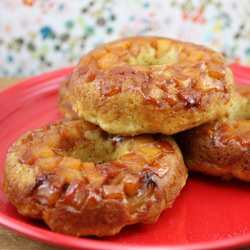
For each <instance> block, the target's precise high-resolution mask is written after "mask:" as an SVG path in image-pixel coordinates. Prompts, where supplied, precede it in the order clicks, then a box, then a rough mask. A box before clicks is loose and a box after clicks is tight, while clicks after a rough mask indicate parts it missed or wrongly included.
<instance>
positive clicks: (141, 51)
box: [128, 39, 178, 66]
mask: <svg viewBox="0 0 250 250" xmlns="http://www.w3.org/2000/svg"><path fill="white" fill-rule="evenodd" d="M177 60H178V50H177V49H176V48H174V46H173V45H172V43H171V42H170V41H165V40H161V39H158V40H155V41H154V42H151V43H150V42H147V43H139V42H135V43H133V44H131V47H130V56H129V60H128V63H129V64H131V65H145V66H148V65H172V64H175V63H176V62H177Z"/></svg>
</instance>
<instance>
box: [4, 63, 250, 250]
mask: <svg viewBox="0 0 250 250" xmlns="http://www.w3.org/2000/svg"><path fill="white" fill-rule="evenodd" d="M232 68H233V69H234V71H235V75H236V78H237V79H238V80H239V82H243V83H250V70H249V69H247V68H241V67H239V66H237V65H234V66H233V67H232ZM71 71H72V68H67V69H62V70H59V71H56V72H52V73H48V74H44V75H41V76H37V77H34V78H31V79H29V80H26V81H23V82H21V83H20V84H17V85H15V86H12V87H10V88H8V89H6V90H4V91H2V92H0V107H1V112H0V121H1V122H0V141H1V148H0V181H1V183H0V184H1V188H2V178H3V162H4V157H5V155H6V152H7V150H8V148H9V146H10V145H11V144H12V143H13V142H14V140H16V139H17V138H18V137H19V136H20V135H21V134H23V133H24V132H25V131H27V130H31V129H34V128H39V127H41V126H42V125H44V124H47V123H48V122H51V121H54V120H57V119H59V118H60V115H59V113H58V112H57V108H56V99H57V90H58V87H59V84H60V82H61V81H62V79H64V78H65V77H66V76H67V75H69V74H70V72H71ZM247 75H248V77H247ZM0 224H2V225H3V226H6V227H8V228H10V229H12V230H14V231H16V232H18V233H21V234H23V235H25V236H28V237H31V238H33V239H37V240H42V241H45V242H47V243H50V244H54V245H60V246H64V247H69V248H77V249H117V250H118V249H119V250H123V249H124V250H125V249H126V250H127V249H130V250H132V249H133V250H134V249H137V250H138V249H208V248H209V249H218V248H228V247H236V246H237V247H239V246H245V245H250V185H249V183H248V184H247V183H241V182H238V181H235V180H234V181H231V182H225V181H224V182H223V181H221V180H219V179H217V178H212V177H205V176H202V175H194V174H192V175H191V176H190V178H189V179H188V183H187V185H186V187H185V188H184V190H183V192H182V193H181V195H180V196H179V197H178V198H177V200H176V202H175V204H174V206H173V208H171V209H168V210H166V211H165V212H164V213H163V214H162V215H161V217H160V219H159V221H158V222H157V223H156V224H153V225H135V226H129V227H127V228H125V229H124V230H122V232H121V233H119V234H118V235H117V236H114V237H108V238H103V239H97V238H76V237H71V236H66V235H62V234H58V233H54V232H51V231H50V230H49V229H48V228H47V227H46V226H45V225H44V224H43V223H41V222H37V221H34V220H29V219H26V218H24V217H22V216H20V215H19V214H18V213H17V212H16V209H15V208H14V207H13V206H12V205H11V204H10V203H9V202H8V200H7V199H6V197H5V195H4V193H3V190H2V189H0Z"/></svg>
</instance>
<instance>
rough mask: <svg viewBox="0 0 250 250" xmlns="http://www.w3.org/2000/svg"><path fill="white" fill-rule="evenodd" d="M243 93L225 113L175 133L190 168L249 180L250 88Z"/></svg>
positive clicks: (228, 177)
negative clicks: (207, 121) (212, 119)
mask: <svg viewBox="0 0 250 250" xmlns="http://www.w3.org/2000/svg"><path fill="white" fill-rule="evenodd" d="M241 94H244V96H242V95H240V94H239V93H236V96H235V97H234V100H233V102H232V105H231V106H230V108H229V110H228V114H227V116H226V117H224V118H222V119H219V120H216V121H213V122H209V123H206V124H204V125H202V126H199V127H197V128H193V129H191V130H189V131H185V132H182V133H180V134H179V135H177V136H176V139H177V141H178V143H179V145H180V147H181V150H182V153H183V156H184V160H185V163H186V165H187V167H188V168H189V169H190V170H194V171H199V172H202V173H205V174H208V175H213V176H221V177H222V179H225V180H230V179H232V178H237V179H239V180H242V181H246V182H250V120H249V119H250V88H249V87H248V91H246V90H245V91H244V92H241Z"/></svg>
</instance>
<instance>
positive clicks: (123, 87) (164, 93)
mask: <svg viewBox="0 0 250 250" xmlns="http://www.w3.org/2000/svg"><path fill="white" fill-rule="evenodd" d="M159 41H160V42H159ZM164 43H165V44H166V45H164ZM162 44H163V45H162ZM164 46H165V47H166V48H167V49H165V50H164V52H163V54H159V55H158V51H160V50H162V47H163V48H164ZM150 49H153V50H154V51H155V54H156V55H155V58H154V60H155V65H150V64H148V65H147V64H145V65H132V64H131V62H130V58H137V57H138V56H139V55H140V53H142V51H145V53H147V51H150ZM167 50H168V51H169V50H172V51H173V50H174V51H175V58H174V59H171V60H172V61H171V62H170V63H169V62H168V60H167V59H166V64H164V60H163V61H161V64H157V60H159V59H160V58H161V57H162V56H163V55H164V53H167ZM152 64H154V62H152ZM226 69H227V64H226V62H225V60H224V58H223V57H222V56H221V55H220V54H218V53H216V52H214V51H212V50H210V49H208V48H205V47H202V46H198V45H194V44H190V43H184V42H182V43H181V42H178V41H175V40H171V39H165V40H164V39H162V38H157V37H154V38H153V37H146V38H145V37H144V39H141V38H133V39H132V38H131V39H126V40H124V41H123V40H121V41H120V42H116V43H111V44H108V45H103V46H100V47H98V48H97V49H95V50H93V51H92V52H90V53H89V54H87V55H85V56H84V57H82V59H81V60H80V62H79V64H78V65H77V67H76V70H75V72H74V76H73V77H72V79H71V85H77V84H92V82H94V83H95V84H96V85H97V87H98V88H99V90H100V96H102V97H111V96H114V95H118V94H120V93H122V92H123V93H124V92H137V93H140V94H141V95H142V96H143V98H144V103H145V104H147V105H153V106H155V107H156V108H159V109H164V108H167V107H169V106H170V107H172V106H176V108H177V109H179V108H183V107H184V108H186V109H193V108H199V107H200V105H201V100H202V98H203V96H204V95H210V94H211V93H213V92H221V93H224V95H223V96H224V98H225V99H226V100H228V99H229V93H228V92H229V89H228V87H227V84H226ZM155 90H157V93H156V91H155Z"/></svg>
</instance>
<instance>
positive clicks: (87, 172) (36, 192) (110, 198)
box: [3, 119, 187, 236]
mask: <svg viewBox="0 0 250 250" xmlns="http://www.w3.org/2000/svg"><path fill="white" fill-rule="evenodd" d="M186 179H187V169H186V167H185V165H184V162H183V158H182V155H181V153H180V150H179V148H178V146H177V144H176V143H175V141H174V140H173V139H172V138H170V137H168V136H163V135H155V136H151V135H142V136H137V137H132V138H131V137H127V138H125V137H120V136H112V135H109V134H107V133H106V132H103V131H102V130H101V129H100V128H98V127H97V126H95V125H93V124H90V123H88V122H86V121H83V120H80V119H79V120H68V121H67V120H66V121H58V122H55V123H52V124H49V125H47V126H45V127H43V128H41V129H38V130H34V131H30V132H27V133H26V134H25V135H23V136H22V137H21V138H19V139H18V140H17V141H16V142H15V143H14V144H13V146H12V147H11V148H10V150H9V151H8V154H7V157H6V161H5V171H4V183H3V184H4V190H5V193H6V195H7V197H8V198H9V200H10V201H11V202H12V203H13V204H14V206H15V207H16V208H17V210H18V212H19V213H20V214H22V215H24V216H27V217H30V218H35V219H41V220H44V222H45V223H46V224H47V225H48V226H49V227H50V228H51V229H52V230H53V231H56V232H60V233H64V234H69V235H74V236H84V235H95V236H108V235H114V234H116V233H118V232H119V231H120V230H121V229H122V228H123V227H124V226H126V225H130V224H135V223H153V222H155V221H156V220H157V219H158V217H159V216H160V214H161V212H162V211H163V210H164V209H166V208H169V207H171V206H172V204H173V202H174V200H175V199H176V197H177V196H178V195H179V193H180V191H181V190H182V188H183V187H184V185H185V182H186Z"/></svg>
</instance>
